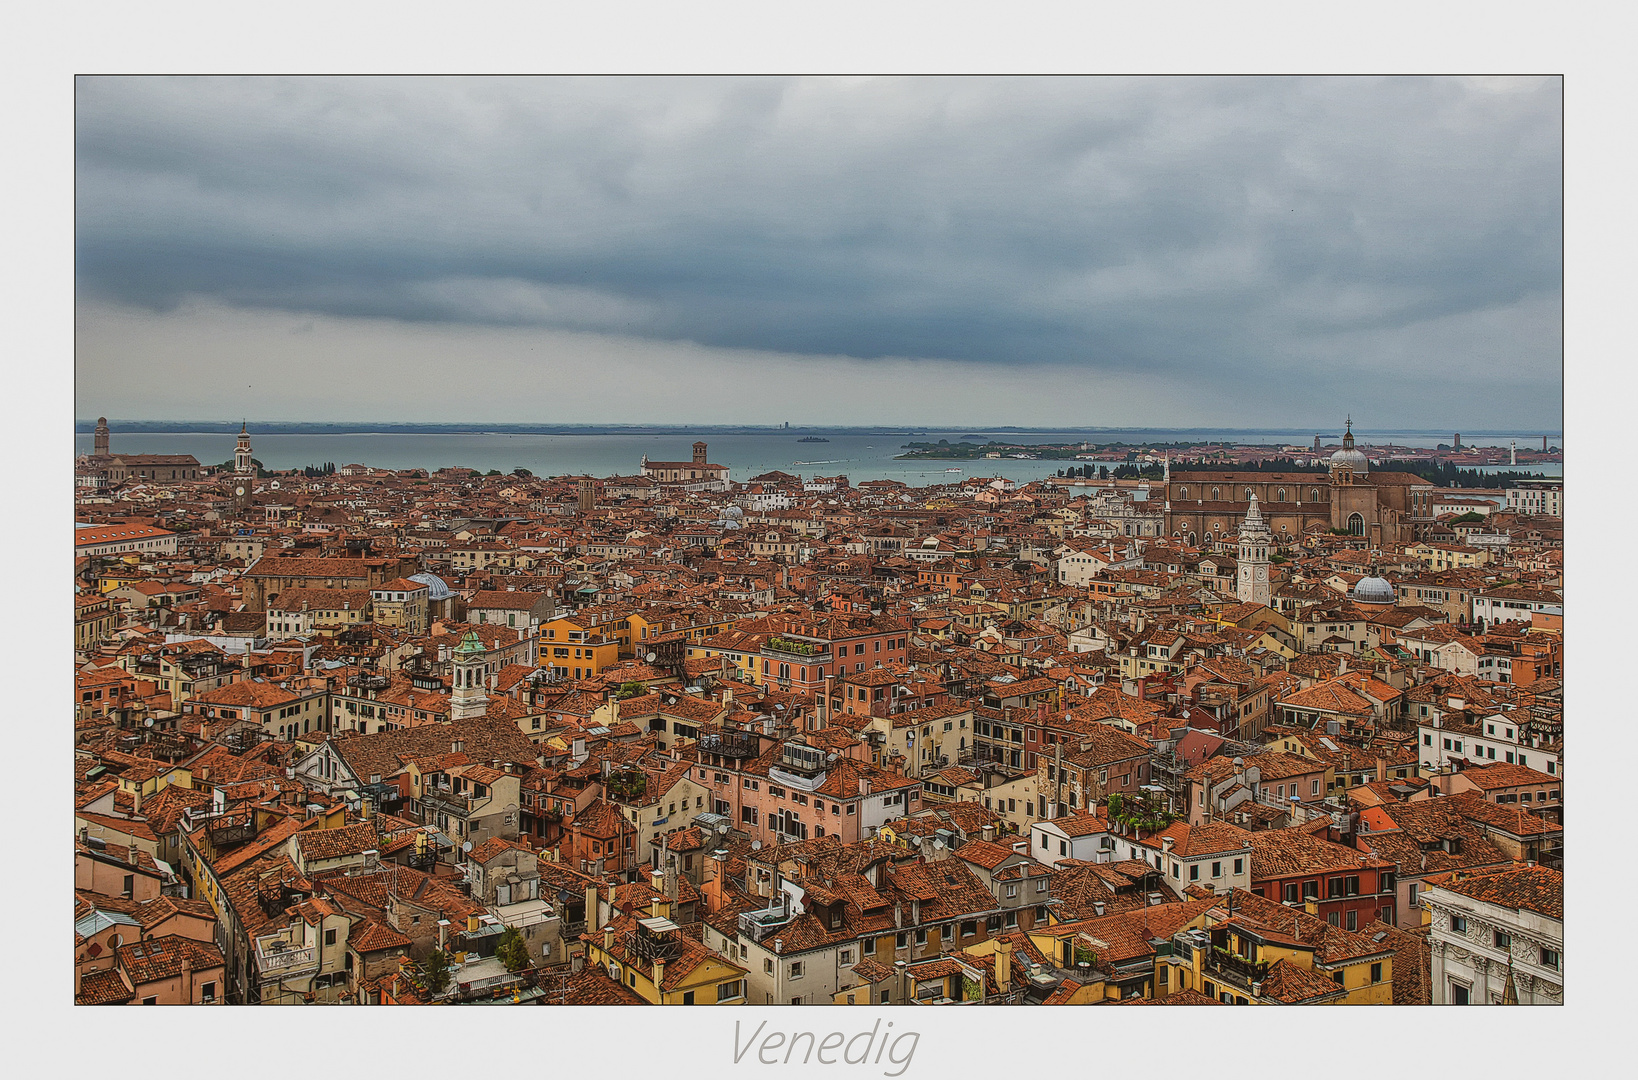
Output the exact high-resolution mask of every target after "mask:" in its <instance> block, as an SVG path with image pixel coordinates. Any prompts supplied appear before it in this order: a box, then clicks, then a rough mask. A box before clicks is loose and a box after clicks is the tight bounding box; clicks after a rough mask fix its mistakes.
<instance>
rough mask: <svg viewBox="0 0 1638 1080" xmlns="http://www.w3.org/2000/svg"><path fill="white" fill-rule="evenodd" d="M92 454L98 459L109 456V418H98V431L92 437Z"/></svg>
mask: <svg viewBox="0 0 1638 1080" xmlns="http://www.w3.org/2000/svg"><path fill="white" fill-rule="evenodd" d="M91 453H92V454H94V455H95V456H97V457H107V456H108V418H107V417H106V416H99V417H97V430H96V431H95V432H93V433H92V435H91Z"/></svg>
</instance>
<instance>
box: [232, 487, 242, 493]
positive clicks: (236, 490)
mask: <svg viewBox="0 0 1638 1080" xmlns="http://www.w3.org/2000/svg"><path fill="white" fill-rule="evenodd" d="M233 493H234V494H235V495H243V494H244V493H245V489H244V488H242V487H236V488H234V489H233Z"/></svg>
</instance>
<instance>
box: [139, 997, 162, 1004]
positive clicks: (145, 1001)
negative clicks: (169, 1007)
mask: <svg viewBox="0 0 1638 1080" xmlns="http://www.w3.org/2000/svg"><path fill="white" fill-rule="evenodd" d="M142 1003H143V1004H144V1005H158V1004H159V999H158V998H156V997H145V998H143V999H142Z"/></svg>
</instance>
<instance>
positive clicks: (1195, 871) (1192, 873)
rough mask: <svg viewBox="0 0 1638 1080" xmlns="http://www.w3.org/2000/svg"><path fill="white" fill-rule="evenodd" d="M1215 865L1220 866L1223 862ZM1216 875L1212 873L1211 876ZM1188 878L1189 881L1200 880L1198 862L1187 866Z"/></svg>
mask: <svg viewBox="0 0 1638 1080" xmlns="http://www.w3.org/2000/svg"><path fill="white" fill-rule="evenodd" d="M1216 865H1217V866H1218V867H1221V866H1222V865H1223V864H1222V863H1218V864H1216ZM1216 876H1217V875H1216V874H1213V875H1212V877H1216ZM1189 880H1190V881H1199V880H1200V864H1199V863H1194V864H1192V865H1191V866H1190V867H1189Z"/></svg>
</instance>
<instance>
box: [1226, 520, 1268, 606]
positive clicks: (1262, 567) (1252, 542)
mask: <svg viewBox="0 0 1638 1080" xmlns="http://www.w3.org/2000/svg"><path fill="white" fill-rule="evenodd" d="M1273 543H1274V534H1273V533H1272V532H1270V531H1269V528H1268V526H1267V525H1266V524H1265V523H1264V522H1263V512H1262V511H1261V510H1260V509H1258V507H1257V493H1256V492H1252V494H1251V506H1250V508H1249V509H1247V510H1246V517H1245V520H1244V521H1243V522H1241V523H1240V551H1239V556H1238V562H1239V572H1238V576H1237V577H1236V579H1235V588H1234V592H1235V595H1236V596H1237V597H1239V599H1240V602H1241V603H1244V604H1262V605H1264V606H1268V607H1272V606H1273V603H1274V589H1273V586H1272V584H1271V583H1270V582H1269V580H1268V549H1269V546H1270V545H1272V544H1273Z"/></svg>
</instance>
